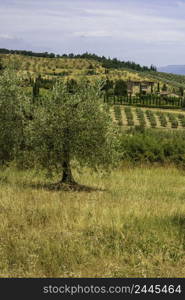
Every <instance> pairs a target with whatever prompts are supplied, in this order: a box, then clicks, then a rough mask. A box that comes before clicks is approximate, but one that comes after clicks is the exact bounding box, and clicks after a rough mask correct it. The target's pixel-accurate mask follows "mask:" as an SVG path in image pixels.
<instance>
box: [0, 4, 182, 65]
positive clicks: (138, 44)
mask: <svg viewBox="0 0 185 300" xmlns="http://www.w3.org/2000/svg"><path fill="white" fill-rule="evenodd" d="M0 48H8V49H18V50H32V51H38V52H39V51H43V52H45V51H47V52H54V53H56V54H63V53H84V52H86V51H88V52H90V53H96V54H98V55H101V56H102V55H105V56H107V57H108V56H110V57H117V58H118V59H121V60H131V61H135V62H136V63H140V64H142V65H151V64H154V65H156V66H165V65H174V64H184V65H185V0H0Z"/></svg>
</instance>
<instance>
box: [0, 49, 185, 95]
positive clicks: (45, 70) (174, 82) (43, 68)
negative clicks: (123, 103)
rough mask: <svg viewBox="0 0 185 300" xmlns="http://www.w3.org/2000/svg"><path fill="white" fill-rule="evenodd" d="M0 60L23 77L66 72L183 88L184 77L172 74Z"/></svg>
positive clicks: (83, 63) (75, 62)
mask: <svg viewBox="0 0 185 300" xmlns="http://www.w3.org/2000/svg"><path fill="white" fill-rule="evenodd" d="M0 59H2V62H3V63H4V64H5V65H7V64H12V63H14V64H15V65H16V66H17V68H18V69H19V70H21V73H22V74H24V76H26V77H27V76H30V77H33V76H38V74H41V75H42V76H43V77H46V78H50V79H51V78H52V77H56V75H57V74H61V73H62V72H67V73H68V75H67V76H68V77H73V78H79V77H80V76H87V77H88V78H89V79H92V78H97V77H98V78H99V77H106V76H108V77H109V78H110V79H116V78H117V79H118V78H122V79H123V80H128V79H130V80H136V81H143V80H149V81H151V80H152V81H155V82H160V83H161V84H163V83H166V84H167V85H168V88H169V90H171V91H172V89H173V87H179V86H184V88H185V76H179V75H174V74H165V73H159V72H153V73H147V72H146V73H144V72H137V71H134V70H127V69H118V70H116V69H113V70H109V73H108V74H105V68H103V67H102V65H101V63H99V62H97V61H92V60H88V59H69V58H52V59H50V58H39V57H29V56H22V55H13V54H8V55H7V54H1V55H0ZM90 65H91V66H92V67H93V68H94V70H95V75H93V76H92V75H87V73H88V70H89V66H90Z"/></svg>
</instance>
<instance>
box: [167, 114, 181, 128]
mask: <svg viewBox="0 0 185 300" xmlns="http://www.w3.org/2000/svg"><path fill="white" fill-rule="evenodd" d="M168 118H169V121H170V123H171V127H172V128H178V126H179V123H178V120H177V118H176V115H175V114H171V113H168Z"/></svg>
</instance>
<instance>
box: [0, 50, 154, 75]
mask: <svg viewBox="0 0 185 300" xmlns="http://www.w3.org/2000/svg"><path fill="white" fill-rule="evenodd" d="M0 54H19V55H26V56H35V57H45V58H65V57H66V58H84V59H93V60H96V61H98V62H100V63H101V64H102V66H103V67H105V68H107V69H110V68H113V69H122V68H128V69H131V70H134V71H139V72H140V71H141V72H145V71H154V72H155V71H157V69H156V67H155V66H153V65H151V66H150V67H147V66H141V65H140V64H136V63H135V62H132V61H120V60H118V59H117V58H110V57H109V58H107V57H105V56H98V55H97V54H94V53H93V54H92V53H88V52H86V53H83V54H74V53H70V54H62V55H59V54H55V53H48V52H41V53H37V52H33V51H26V50H9V49H5V48H0Z"/></svg>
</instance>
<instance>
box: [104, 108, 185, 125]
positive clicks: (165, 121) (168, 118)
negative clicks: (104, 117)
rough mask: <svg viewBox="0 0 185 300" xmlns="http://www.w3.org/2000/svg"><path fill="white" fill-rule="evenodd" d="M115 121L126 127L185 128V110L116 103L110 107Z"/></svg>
mask: <svg viewBox="0 0 185 300" xmlns="http://www.w3.org/2000/svg"><path fill="white" fill-rule="evenodd" d="M110 113H111V116H112V118H113V121H114V122H117V123H118V124H119V125H120V126H123V127H125V128H127V127H134V126H142V127H144V128H159V129H178V130H182V129H185V112H184V111H180V110H173V111H172V110H161V109H147V108H138V107H130V106H121V105H114V106H113V107H111V109H110Z"/></svg>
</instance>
